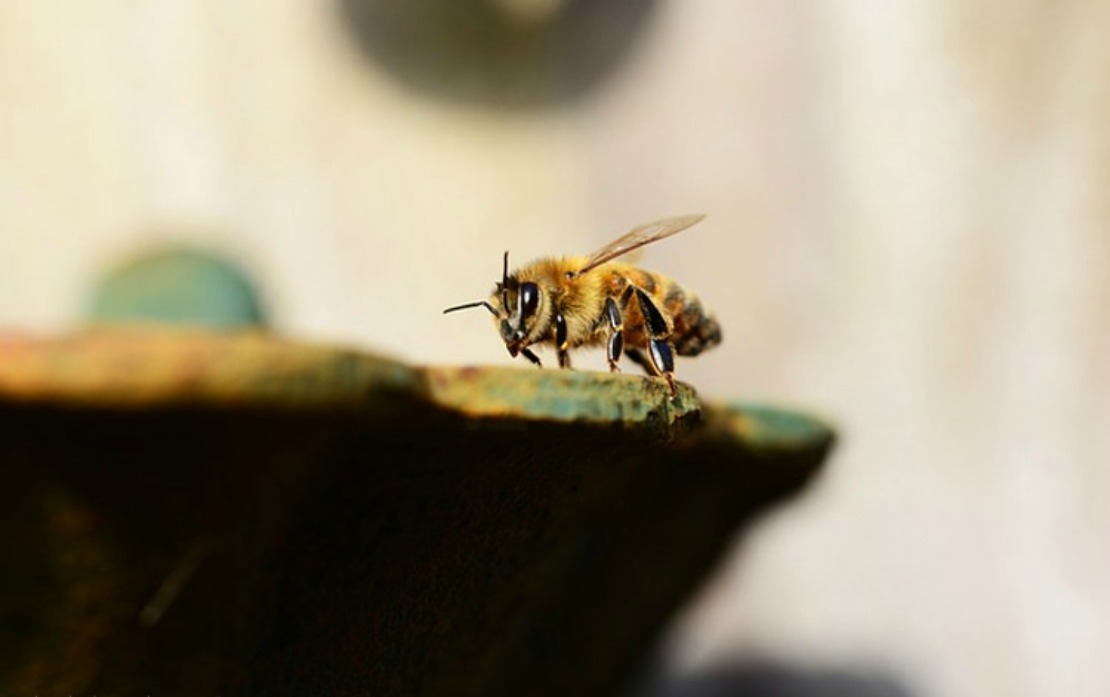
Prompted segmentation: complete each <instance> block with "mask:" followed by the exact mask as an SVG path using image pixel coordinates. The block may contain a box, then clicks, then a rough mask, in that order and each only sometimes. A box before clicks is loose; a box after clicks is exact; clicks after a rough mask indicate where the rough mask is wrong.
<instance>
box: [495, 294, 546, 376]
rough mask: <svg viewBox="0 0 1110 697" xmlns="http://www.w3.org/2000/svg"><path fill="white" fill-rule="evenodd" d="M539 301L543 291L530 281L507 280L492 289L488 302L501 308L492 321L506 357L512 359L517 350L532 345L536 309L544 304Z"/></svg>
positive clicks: (536, 315) (537, 321) (541, 298)
mask: <svg viewBox="0 0 1110 697" xmlns="http://www.w3.org/2000/svg"><path fill="white" fill-rule="evenodd" d="M543 299H544V298H543V291H542V290H540V287H539V286H538V285H536V284H535V283H532V282H531V281H525V282H523V283H521V282H520V281H518V280H517V279H515V278H509V279H506V280H505V281H502V282H501V283H500V284H498V285H497V287H496V288H495V289H494V294H493V297H492V298H491V300H492V301H493V302H495V303H500V305H501V312H500V313H499V315H498V316H497V318H496V319H495V321H496V323H497V325H498V331H499V333H500V334H501V340H502V341H504V342H505V347H506V348H507V349H509V354H510V355H512V356H514V357H515V356H516V355H517V354H518V353H519V352H520V349H522V348H524V347H525V346H527V345H528V344H530V343H532V339H533V337H532V334H533V331H534V330H535V329H536V327H537V325H538V324H539V319H540V316H541V312H540V310H541V308H542V307H543V306H544V305H545V303H544V302H543Z"/></svg>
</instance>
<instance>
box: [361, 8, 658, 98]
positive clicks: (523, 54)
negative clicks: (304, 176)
mask: <svg viewBox="0 0 1110 697" xmlns="http://www.w3.org/2000/svg"><path fill="white" fill-rule="evenodd" d="M339 3H340V4H339V8H340V12H341V17H342V19H343V21H344V23H345V24H346V25H347V27H348V28H349V29H350V32H351V34H352V36H353V37H354V39H355V40H356V42H357V43H358V45H359V46H360V47H361V49H362V50H363V52H364V54H365V55H366V56H367V58H369V59H370V60H372V61H374V63H376V64H377V65H378V66H380V67H381V68H382V69H383V70H384V71H385V72H386V73H387V74H389V75H391V76H393V77H394V78H395V79H396V80H398V81H399V82H401V83H402V84H404V85H406V86H408V87H410V88H411V89H413V90H416V91H419V92H422V93H425V94H430V95H433V96H437V97H441V98H444V99H448V100H455V101H460V102H466V103H473V104H484V105H490V106H498V107H508V108H535V107H544V106H550V105H554V104H558V103H561V102H566V101H570V100H574V99H577V98H581V97H583V96H585V95H587V94H588V93H590V92H591V91H592V90H595V89H597V88H598V87H599V86H600V85H601V84H602V83H603V81H604V79H605V78H606V77H607V76H608V75H610V74H612V73H613V72H614V70H615V68H616V67H617V66H618V65H619V64H620V62H621V61H622V60H624V59H626V57H627V56H628V55H629V54H630V53H631V50H630V49H631V48H632V46H633V45H634V43H635V41H636V39H637V37H638V36H639V35H641V34H642V33H643V32H644V30H645V29H646V26H647V23H648V19H649V18H650V16H651V15H652V13H653V10H654V9H655V7H656V4H657V3H656V0H404V1H400V0H339Z"/></svg>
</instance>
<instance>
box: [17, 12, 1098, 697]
mask: <svg viewBox="0 0 1110 697" xmlns="http://www.w3.org/2000/svg"><path fill="white" fill-rule="evenodd" d="M330 7H331V6H330V5H327V6H325V5H323V4H321V3H316V2H310V1H309V0H287V1H286V2H280V3H272V2H261V1H260V0H254V1H253V2H251V1H244V2H239V3H222V2H215V1H213V0H203V1H201V0H198V1H196V2H192V3H152V2H148V3H133V2H119V1H116V2H112V1H111V0H97V1H96V2H86V3H60V2H53V3H49V2H32V1H31V0H8V1H7V2H5V3H2V4H0V231H2V232H0V259H2V260H3V269H4V272H3V275H2V276H0V325H3V326H7V327H15V328H33V329H38V330H43V331H54V330H60V329H63V328H65V327H67V326H70V325H71V324H72V323H73V322H75V321H76V320H77V318H78V317H79V315H80V302H81V297H82V292H83V291H84V289H85V288H86V287H87V285H88V284H89V283H90V282H91V280H92V279H93V278H94V277H95V275H96V274H97V273H98V272H99V270H100V269H101V267H102V265H103V264H104V263H107V262H109V261H111V260H112V259H115V258H118V256H120V255H121V254H123V253H125V252H127V251H129V250H133V249H134V248H135V247H136V246H139V245H146V244H151V243H153V242H156V241H158V240H160V239H164V238H166V237H167V236H168V235H170V234H178V233H179V232H180V233H181V234H187V235H190V236H192V237H193V238H195V239H198V240H200V241H202V242H206V243H210V244H214V245H217V246H223V247H225V248H227V249H229V250H230V251H232V252H233V253H236V254H240V255H243V256H244V257H245V258H247V259H249V260H250V261H251V262H252V263H253V265H254V266H255V268H256V269H257V270H258V272H259V274H260V276H261V278H262V279H263V281H264V282H265V284H266V285H267V287H268V289H269V290H270V291H271V296H272V300H273V302H274V306H275V310H276V314H277V316H278V323H279V326H280V327H281V329H282V330H283V331H286V332H288V333H290V334H295V335H299V336H305V337H310V338H316V339H320V340H328V341H342V342H348V343H354V344H358V345H365V346H370V347H381V348H384V349H385V350H388V351H390V352H392V353H395V354H398V355H400V356H403V357H406V358H410V359H412V360H415V361H437V362H498V363H500V362H505V361H508V356H507V355H505V352H504V350H503V349H502V348H499V346H498V342H497V338H496V336H495V335H494V334H493V333H492V331H491V330H490V328H489V326H488V320H487V319H485V318H483V317H480V316H473V317H469V316H464V315H458V316H452V317H447V318H444V317H441V316H440V315H439V310H440V309H442V307H444V306H446V305H448V304H451V303H455V302H461V301H465V300H470V299H475V298H477V297H479V296H481V295H482V294H484V293H485V292H486V291H487V290H488V288H489V286H490V285H491V284H492V282H493V280H494V279H495V277H496V275H497V273H498V264H499V258H500V252H501V250H503V249H505V248H510V249H511V250H512V251H513V255H514V258H515V259H517V260H518V261H523V260H525V259H527V258H529V257H532V256H536V255H539V254H547V253H552V252H561V251H568V252H575V251H581V250H583V249H586V248H589V247H591V246H593V245H595V244H597V243H600V242H602V241H604V240H605V239H606V238H608V237H610V236H612V235H613V234H615V233H618V232H621V231H623V229H624V228H627V227H629V226H631V225H633V224H635V223H639V222H643V221H646V220H648V219H651V218H654V217H659V216H663V215H669V214H675V213H682V212H691V211H704V212H707V213H709V214H710V218H709V219H708V220H707V221H706V222H705V223H703V224H702V225H700V226H699V227H698V228H697V229H695V230H694V231H691V232H690V233H688V234H686V235H684V236H682V237H679V238H676V239H674V240H671V241H668V242H665V243H663V244H661V245H659V246H658V247H657V248H655V249H652V250H651V251H649V252H648V253H647V254H646V255H645V258H644V263H645V265H649V266H654V267H657V268H659V269H660V270H664V271H667V272H670V273H672V274H673V275H675V276H676V277H678V278H680V279H682V280H684V281H686V282H688V283H689V284H690V285H691V286H692V287H693V288H695V289H696V290H697V291H698V292H699V293H700V294H701V295H702V296H703V297H704V298H705V299H706V301H707V302H708V303H710V304H711V305H712V306H714V307H715V308H716V310H717V312H718V314H719V315H720V317H721V320H722V322H723V325H724V329H725V337H726V343H725V344H724V345H723V346H722V347H721V348H720V349H718V350H716V351H715V352H713V353H711V354H708V355H706V356H704V357H703V358H699V359H698V360H696V361H688V362H683V363H681V364H680V366H679V371H680V374H681V376H682V377H683V378H684V379H687V380H689V381H690V382H692V383H693V384H695V385H696V386H698V387H699V388H700V389H701V390H702V391H703V392H705V393H708V394H710V395H716V396H738V397H742V398H745V399H770V400H775V401H781V402H786V403H790V404H800V405H806V406H810V407H813V408H815V409H817V410H819V411H821V412H823V413H826V414H828V415H829V416H830V417H831V418H832V419H833V420H834V421H835V422H836V423H837V424H838V425H839V426H840V428H841V430H842V432H843V439H842V442H841V444H840V447H839V449H838V450H837V453H836V457H835V458H834V460H833V461H832V462H831V464H830V468H829V470H828V472H827V474H826V476H825V477H823V478H822V479H821V481H819V482H818V484H817V486H816V487H815V488H814V489H813V490H812V491H811V493H810V495H809V496H807V497H806V498H805V499H804V500H803V501H801V502H800V503H798V504H796V505H793V506H791V507H788V508H786V509H784V510H782V511H780V512H778V513H777V514H775V515H773V516H771V517H770V518H769V519H768V520H767V521H766V522H765V524H763V525H762V526H761V527H760V529H759V530H758V532H757V534H755V535H753V536H752V537H751V538H749V540H748V541H747V542H746V543H745V544H742V545H740V546H739V547H738V549H737V552H736V554H735V556H734V558H733V559H732V560H731V561H730V563H729V564H728V565H727V566H726V568H725V570H724V572H723V573H722V575H721V576H720V577H719V578H718V579H717V580H716V581H715V582H714V583H713V584H712V585H711V587H710V588H708V589H707V593H706V595H705V596H704V597H703V598H702V599H701V601H699V603H697V604H696V605H695V607H693V608H692V609H691V611H690V613H689V614H688V615H687V616H686V617H685V618H684V619H683V621H682V622H681V623H680V625H679V626H678V627H677V628H676V631H675V632H674V634H673V636H672V638H671V644H670V645H671V647H672V648H671V652H670V656H671V660H672V661H673V665H674V667H675V670H679V671H685V670H691V669H695V668H697V667H698V666H701V665H705V664H707V663H712V662H714V661H717V660H723V659H725V658H730V657H743V656H750V655H753V654H754V655H771V656H775V657H780V658H785V659H786V660H799V661H814V662H820V663H825V662H840V661H869V662H875V661H877V662H883V663H886V664H887V665H890V666H892V667H893V668H895V669H896V670H898V671H900V672H901V673H902V674H903V675H905V676H907V678H908V679H910V680H912V686H914V687H919V688H920V689H921V691H922V693H923V694H931V695H969V694H972V695H997V696H999V697H1003V696H1005V697H1024V696H1030V697H1031V696H1033V695H1069V696H1071V695H1075V696H1081V695H1090V696H1092V697H1094V696H1095V695H1102V694H1105V693H1106V690H1107V689H1110V664H1107V662H1106V661H1105V660H1103V654H1104V652H1105V648H1104V647H1105V646H1107V645H1108V643H1110V629H1108V627H1110V552H1108V551H1107V550H1108V547H1107V545H1106V543H1105V541H1104V540H1105V538H1106V537H1107V534H1108V533H1110V512H1108V511H1110V506H1107V505H1106V502H1107V499H1108V496H1110V475H1108V470H1107V467H1108V465H1110V430H1108V429H1106V428H1105V427H1104V424H1106V423H1110V396H1108V395H1110V391H1108V390H1107V386H1108V384H1110V358H1108V356H1110V302H1108V300H1107V297H1108V290H1110V289H1108V283H1110V282H1108V281H1107V280H1105V279H1106V277H1107V271H1108V270H1110V266H1108V263H1107V262H1108V260H1110V235H1108V233H1107V222H1108V220H1110V205H1108V204H1107V201H1110V197H1108V195H1107V192H1108V191H1110V189H1108V186H1107V185H1108V184H1110V176H1108V175H1110V167H1108V165H1110V147H1108V146H1110V128H1108V127H1107V125H1106V124H1107V123H1108V122H1110V121H1108V118H1107V117H1108V116H1110V110H1108V108H1107V106H1108V105H1110V99H1108V96H1110V95H1108V90H1110V16H1108V15H1110V6H1107V5H1105V3H1081V2H1072V3H1066V2H1065V3H1037V2H1028V1H1023V2H1017V3H1014V2H1007V3H1003V2H993V1H991V0H975V2H970V3H960V2H943V1H941V0H935V1H934V2H910V1H909V0H900V1H898V2H892V3H863V2H857V3H852V2H833V3H816V2H811V3H800V4H788V3H775V2H750V3H737V2H729V1H727V0H697V1H689V2H671V3H665V4H662V5H661V6H660V8H659V10H660V11H659V16H658V17H656V18H655V21H654V22H651V23H649V25H648V27H649V29H648V31H647V33H646V34H645V36H644V37H642V39H643V40H642V41H641V42H640V44H639V45H638V46H637V49H636V52H635V53H634V55H633V56H632V60H630V61H629V62H628V63H627V64H625V65H623V66H622V67H621V69H620V70H619V71H618V72H617V73H616V74H615V75H614V76H613V78H612V79H611V80H610V81H608V82H607V83H605V85H604V89H603V90H602V91H601V92H599V93H597V94H595V95H593V96H592V97H591V98H590V99H587V100H585V101H584V102H582V103H579V104H576V105H573V106H568V107H564V108H559V109H555V110H552V111H548V112H544V113H526V112H524V113H520V112H518V113H501V112H497V111H487V110H482V109H478V108H461V107H458V106H453V105H450V104H443V103H439V102H436V101H433V100H431V99H428V98H422V97H416V96H413V95H412V94H410V93H409V92H407V91H406V90H405V89H404V88H403V87H401V86H399V85H397V84H395V83H394V82H392V81H391V80H390V79H389V78H388V77H386V76H385V75H382V74H379V73H377V72H376V71H375V70H374V69H373V68H372V67H370V66H368V64H367V63H366V62H365V61H363V60H362V59H361V57H359V56H358V55H357V54H356V53H355V51H354V49H353V48H352V47H351V46H350V44H349V43H348V42H347V41H346V38H345V35H344V34H343V33H342V31H341V29H340V27H339V26H338V24H337V21H336V18H335V15H334V13H333V12H331V10H330ZM581 362H582V363H584V364H586V365H597V364H598V363H599V361H598V359H597V357H596V356H595V357H593V358H591V359H584V360H582V361H581Z"/></svg>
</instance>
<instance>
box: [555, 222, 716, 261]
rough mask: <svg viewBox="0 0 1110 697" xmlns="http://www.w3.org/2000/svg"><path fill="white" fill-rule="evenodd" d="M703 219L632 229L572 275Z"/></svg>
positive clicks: (603, 248)
mask: <svg viewBox="0 0 1110 697" xmlns="http://www.w3.org/2000/svg"><path fill="white" fill-rule="evenodd" d="M704 217H705V216H704V215H682V216H679V217H677V218H664V219H662V220H656V221H655V222H654V223H648V224H646V225H641V226H639V227H637V228H634V229H632V230H630V231H629V232H627V233H625V234H624V235H622V236H620V237H618V238H617V239H615V240H613V241H612V242H610V243H609V244H607V245H605V246H604V247H602V248H601V249H599V250H597V251H596V252H594V253H593V254H591V255H590V257H589V258H588V259H587V260H586V264H585V266H583V267H582V268H580V269H578V270H577V271H575V272H574V275H575V276H577V275H579V274H583V273H586V272H587V271H589V270H590V269H593V268H596V267H598V266H601V265H602V264H604V263H605V262H607V261H612V260H613V259H616V258H617V257H619V256H624V255H625V254H628V253H629V252H631V251H633V250H635V249H639V248H640V247H643V246H644V245H647V244H651V243H652V242H658V241H659V240H661V239H663V238H665V237H670V236H671V235H677V234H678V233H680V232H682V231H683V230H685V229H686V228H688V227H690V226H691V225H693V224H695V223H697V222H700V221H701V220H702V218H704Z"/></svg>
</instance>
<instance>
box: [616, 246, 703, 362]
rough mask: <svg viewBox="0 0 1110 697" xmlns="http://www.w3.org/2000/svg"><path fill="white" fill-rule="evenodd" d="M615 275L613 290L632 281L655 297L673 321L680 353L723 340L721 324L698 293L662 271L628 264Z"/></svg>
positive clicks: (673, 334) (695, 352)
mask: <svg viewBox="0 0 1110 697" xmlns="http://www.w3.org/2000/svg"><path fill="white" fill-rule="evenodd" d="M614 276H616V277H617V278H619V279H620V281H621V282H617V283H614V284H613V285H612V286H610V287H611V288H612V290H613V291H617V293H620V292H621V291H623V290H624V288H623V286H624V285H625V283H632V284H634V285H636V286H638V287H639V288H642V289H643V290H644V291H645V292H646V293H647V294H648V295H650V296H651V297H652V299H653V300H655V304H656V306H658V308H659V310H660V311H661V312H662V313H663V314H664V315H665V316H666V318H667V320H668V321H669V322H670V323H671V326H672V331H671V336H670V339H671V342H672V343H673V344H674V348H675V351H676V352H677V353H678V355H680V356H696V355H698V354H699V353H701V352H702V351H704V350H706V349H709V348H712V347H714V346H716V345H717V344H719V343H721V327H720V325H719V324H717V320H716V319H714V318H713V316H712V315H711V314H710V312H709V310H708V309H706V307H705V306H704V305H702V302H701V300H700V299H699V298H698V296H697V295H695V294H694V293H692V292H690V291H688V290H686V289H685V288H683V287H682V286H681V285H679V284H678V283H676V282H675V281H672V280H671V279H670V278H667V277H666V276H663V275H662V274H658V273H654V272H651V271H645V270H644V269H639V268H635V267H625V268H623V269H621V270H620V272H619V273H617V274H614ZM616 280H617V279H616V278H614V279H613V281H616ZM633 304H634V303H633ZM629 309H631V308H629ZM632 312H633V313H635V312H636V311H635V310H632ZM626 338H627V339H628V340H629V342H628V343H626V345H632V346H635V345H637V342H636V340H635V338H633V337H626Z"/></svg>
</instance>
